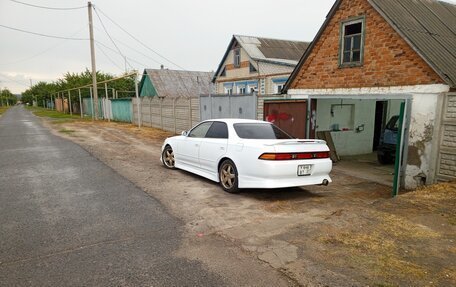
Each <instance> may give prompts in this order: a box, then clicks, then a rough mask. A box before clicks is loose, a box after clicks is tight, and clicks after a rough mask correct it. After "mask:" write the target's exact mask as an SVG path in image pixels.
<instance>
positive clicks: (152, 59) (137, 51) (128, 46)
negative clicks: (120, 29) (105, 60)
mask: <svg viewBox="0 0 456 287" xmlns="http://www.w3.org/2000/svg"><path fill="white" fill-rule="evenodd" d="M94 28H95V29H97V30H99V29H98V28H97V27H96V26H94ZM113 39H114V40H116V41H117V43H120V44H122V45H124V46H125V47H127V48H129V49H131V50H133V51H135V52H136V53H138V54H141V55H142V56H144V57H146V58H148V59H150V60H151V61H153V62H154V63H156V64H159V65H161V64H162V63H161V62H159V61H157V60H155V59H154V58H152V57H151V56H149V55H147V54H145V53H143V52H141V51H139V50H138V49H135V48H133V47H132V46H130V45H128V44H126V43H124V42H122V41H120V40H119V39H116V38H114V37H113Z"/></svg>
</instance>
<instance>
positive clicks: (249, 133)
mask: <svg viewBox="0 0 456 287" xmlns="http://www.w3.org/2000/svg"><path fill="white" fill-rule="evenodd" d="M233 126H234V130H235V131H236V133H237V135H238V137H240V138H242V139H258V140H260V139H261V140H276V139H277V140H281V139H292V137H291V136H290V135H288V134H287V133H286V132H284V131H282V130H281V129H279V128H278V127H276V126H275V125H272V124H268V123H264V124H263V123H243V124H234V125H233Z"/></svg>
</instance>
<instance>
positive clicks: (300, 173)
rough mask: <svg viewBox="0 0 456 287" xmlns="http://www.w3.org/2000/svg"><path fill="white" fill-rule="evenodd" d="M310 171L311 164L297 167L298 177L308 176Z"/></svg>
mask: <svg viewBox="0 0 456 287" xmlns="http://www.w3.org/2000/svg"><path fill="white" fill-rule="evenodd" d="M311 171H312V165H311V164H304V165H298V176H305V175H310V172H311Z"/></svg>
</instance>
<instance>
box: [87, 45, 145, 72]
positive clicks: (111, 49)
mask: <svg viewBox="0 0 456 287" xmlns="http://www.w3.org/2000/svg"><path fill="white" fill-rule="evenodd" d="M95 42H96V43H97V44H100V45H101V46H103V47H105V48H106V49H108V50H110V51H112V52H114V53H117V54H119V52H118V51H116V50H115V49H113V48H111V47H109V46H108V45H106V44H104V43H102V42H100V41H97V40H95ZM126 58H127V59H128V60H130V61H131V62H135V63H136V64H139V65H140V66H141V67H144V63H141V62H139V61H136V60H135V59H132V58H130V57H126ZM130 67H131V68H134V67H132V66H130Z"/></svg>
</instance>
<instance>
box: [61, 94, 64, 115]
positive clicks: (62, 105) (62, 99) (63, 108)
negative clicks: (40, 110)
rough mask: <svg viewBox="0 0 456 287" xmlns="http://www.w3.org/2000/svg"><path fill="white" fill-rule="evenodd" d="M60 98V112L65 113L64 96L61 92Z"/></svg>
mask: <svg viewBox="0 0 456 287" xmlns="http://www.w3.org/2000/svg"><path fill="white" fill-rule="evenodd" d="M61 97H62V104H61V106H62V112H63V113H65V103H64V102H65V94H64V93H63V92H62V95H61Z"/></svg>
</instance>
